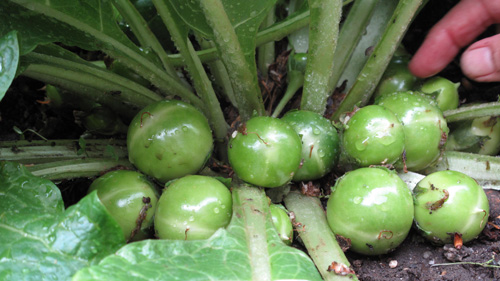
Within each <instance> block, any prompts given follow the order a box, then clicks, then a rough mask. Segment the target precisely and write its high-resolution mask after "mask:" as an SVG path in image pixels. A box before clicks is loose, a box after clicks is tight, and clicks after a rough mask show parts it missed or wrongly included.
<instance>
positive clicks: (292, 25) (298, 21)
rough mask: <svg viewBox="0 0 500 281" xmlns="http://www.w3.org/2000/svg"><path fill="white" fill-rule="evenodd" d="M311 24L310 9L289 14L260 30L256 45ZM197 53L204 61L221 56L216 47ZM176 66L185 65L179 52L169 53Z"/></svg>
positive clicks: (282, 36)
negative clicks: (284, 18)
mask: <svg viewBox="0 0 500 281" xmlns="http://www.w3.org/2000/svg"><path fill="white" fill-rule="evenodd" d="M308 24H309V10H307V11H304V12H301V13H296V14H293V15H291V16H289V17H288V18H287V19H286V20H283V21H280V22H277V23H275V24H273V25H271V26H270V27H267V28H265V29H263V30H260V31H259V32H258V33H257V38H256V40H255V43H256V46H262V45H263V44H265V43H268V42H271V41H278V40H280V39H282V38H284V37H285V36H287V35H288V34H290V33H292V32H294V31H297V30H299V29H301V28H303V27H305V26H307V25H308ZM196 54H197V55H198V57H199V58H200V60H201V61H202V62H208V61H213V60H217V59H218V58H219V56H218V54H217V49H216V48H210V49H205V50H201V51H197V52H196ZM169 58H170V60H171V63H172V64H173V65H174V66H182V65H184V61H183V59H182V57H181V56H180V55H179V54H174V55H169Z"/></svg>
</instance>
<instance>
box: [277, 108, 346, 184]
mask: <svg viewBox="0 0 500 281" xmlns="http://www.w3.org/2000/svg"><path fill="white" fill-rule="evenodd" d="M281 119H282V120H283V121H285V122H287V123H288V124H290V126H292V128H293V129H294V130H295V131H296V132H297V134H299V136H300V138H301V139H302V156H301V157H302V165H301V166H300V168H299V169H298V170H297V172H296V173H295V175H294V176H293V180H294V181H309V180H315V179H319V178H321V177H323V176H324V175H326V174H327V173H328V172H330V171H331V170H332V169H333V167H334V166H335V164H336V162H337V158H338V154H339V137H338V134H337V130H336V129H335V127H333V125H332V123H331V122H330V121H329V120H328V119H326V118H324V117H323V116H321V115H319V114H317V113H315V112H312V111H305V110H294V111H290V112H288V113H286V114H285V115H284V116H283V117H282V118H281Z"/></svg>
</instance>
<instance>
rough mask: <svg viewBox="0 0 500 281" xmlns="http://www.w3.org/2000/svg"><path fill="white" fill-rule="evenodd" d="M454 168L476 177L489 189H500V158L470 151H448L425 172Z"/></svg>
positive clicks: (480, 183) (453, 169)
mask: <svg viewBox="0 0 500 281" xmlns="http://www.w3.org/2000/svg"><path fill="white" fill-rule="evenodd" d="M443 170H452V171H458V172H462V173H464V174H466V175H468V176H469V177H471V178H473V179H475V180H476V181H477V182H478V183H479V185H481V186H482V187H483V188H487V189H496V190H500V158H499V157H496V156H490V155H480V154H475V153H468V152H459V151H446V152H445V153H444V155H443V159H442V160H441V161H439V162H438V164H437V165H436V166H434V167H430V168H427V169H426V170H425V171H424V174H430V173H433V172H437V171H443Z"/></svg>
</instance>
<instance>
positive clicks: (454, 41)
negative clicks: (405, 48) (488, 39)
mask: <svg viewBox="0 0 500 281" xmlns="http://www.w3.org/2000/svg"><path fill="white" fill-rule="evenodd" d="M498 22H500V1H492V0H463V1H461V2H459V3H458V4H457V5H456V6H455V7H453V9H451V10H450V11H449V12H448V14H446V15H445V16H444V17H443V18H442V19H441V20H440V21H439V22H438V23H437V24H436V25H435V26H434V27H433V28H432V29H431V30H430V31H429V34H428V35H427V37H426V38H425V40H424V42H423V43H422V45H421V46H420V48H419V49H418V51H417V53H415V55H414V56H413V58H412V60H411V61H410V63H409V65H408V67H409V69H410V71H411V72H412V73H413V74H414V75H415V76H418V77H429V76H432V75H435V74H437V73H438V72H440V71H441V70H443V69H444V68H445V67H446V65H448V63H450V61H452V60H453V58H454V57H455V56H456V55H457V54H458V52H459V51H460V49H461V48H462V47H464V46H467V45H468V44H469V43H471V42H472V41H473V40H474V39H475V38H476V37H477V36H478V35H480V34H481V33H482V32H483V31H484V30H486V28H487V27H488V26H490V25H491V24H493V23H498Z"/></svg>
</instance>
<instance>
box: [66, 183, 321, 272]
mask: <svg viewBox="0 0 500 281" xmlns="http://www.w3.org/2000/svg"><path fill="white" fill-rule="evenodd" d="M233 201H234V202H233V219H232V221H231V223H230V225H229V226H228V227H227V229H221V230H219V231H217V232H216V233H215V234H214V235H213V236H212V237H211V238H210V239H208V240H198V241H195V240H192V241H179V240H145V241H141V242H137V243H132V244H129V245H127V246H125V247H123V248H122V249H120V250H119V251H118V252H117V253H116V254H115V255H111V256H109V257H107V258H105V259H104V260H102V262H101V263H100V264H99V265H98V266H92V267H89V268H84V269H82V270H81V271H79V272H78V273H77V274H76V275H75V276H74V278H73V280H74V281H82V280H131V279H133V280H271V279H272V280H277V279H304V280H321V277H320V276H319V273H318V271H317V270H316V268H315V266H314V264H313V263H312V261H311V260H310V259H309V257H308V256H307V255H306V254H305V253H304V252H302V251H299V250H297V249H295V248H291V247H289V246H286V245H285V244H284V243H283V242H281V240H280V238H279V237H278V235H277V233H276V230H275V229H274V227H273V225H272V221H271V220H270V212H269V203H268V201H267V197H266V196H265V193H264V192H263V190H261V189H258V188H256V187H252V186H234V185H233ZM261 230H262V231H261Z"/></svg>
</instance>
